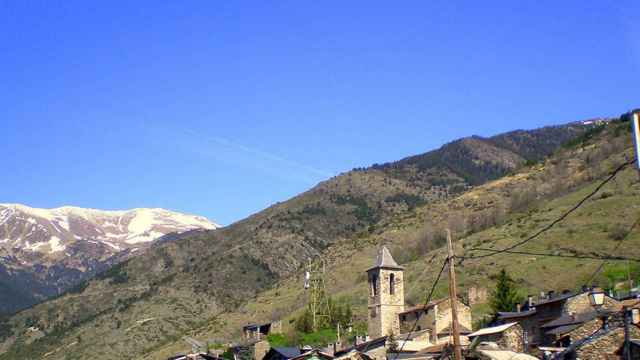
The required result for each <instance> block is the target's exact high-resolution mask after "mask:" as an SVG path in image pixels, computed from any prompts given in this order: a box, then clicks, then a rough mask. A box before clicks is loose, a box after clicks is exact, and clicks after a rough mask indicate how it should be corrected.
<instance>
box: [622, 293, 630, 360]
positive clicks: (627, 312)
mask: <svg viewBox="0 0 640 360" xmlns="http://www.w3.org/2000/svg"><path fill="white" fill-rule="evenodd" d="M622 311H624V349H623V353H622V358H623V359H624V360H631V342H630V339H629V323H630V322H631V316H632V315H631V309H629V308H628V307H626V306H625V307H623V308H622Z"/></svg>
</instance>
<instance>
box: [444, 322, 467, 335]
mask: <svg viewBox="0 0 640 360" xmlns="http://www.w3.org/2000/svg"><path fill="white" fill-rule="evenodd" d="M458 331H460V334H471V333H472V332H473V331H471V330H470V329H468V328H467V327H466V326H464V325H462V324H458ZM450 333H451V325H449V326H447V327H446V328H444V329H442V331H440V334H450Z"/></svg>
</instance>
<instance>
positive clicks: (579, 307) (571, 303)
mask: <svg viewBox="0 0 640 360" xmlns="http://www.w3.org/2000/svg"><path fill="white" fill-rule="evenodd" d="M619 307H620V302H619V301H617V300H616V299H613V298H610V297H608V296H605V297H604V304H603V305H602V309H603V310H617V309H619ZM591 311H593V306H591V301H590V300H589V293H586V292H585V293H582V294H579V295H576V296H574V297H571V298H569V299H567V301H565V303H564V305H563V307H562V313H563V314H565V315H568V314H581V313H585V312H591Z"/></svg>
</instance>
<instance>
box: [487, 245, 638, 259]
mask: <svg viewBox="0 0 640 360" xmlns="http://www.w3.org/2000/svg"><path fill="white" fill-rule="evenodd" d="M477 250H483V251H493V249H485V248H477ZM504 253H505V254H515V255H532V256H551V257H561V258H569V259H588V260H604V261H609V260H620V261H623V260H627V261H637V262H640V259H637V258H629V257H624V256H594V255H568V254H554V253H536V252H528V251H513V250H508V251H504Z"/></svg>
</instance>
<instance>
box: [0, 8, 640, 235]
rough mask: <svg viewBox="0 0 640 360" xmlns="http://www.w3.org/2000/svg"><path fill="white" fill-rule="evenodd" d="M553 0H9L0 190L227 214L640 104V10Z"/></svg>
mask: <svg viewBox="0 0 640 360" xmlns="http://www.w3.org/2000/svg"><path fill="white" fill-rule="evenodd" d="M516 3H517V4H516ZM558 3H559V2H556V1H519V2H506V1H505V2H476V1H473V2H472V1H469V2H453V1H415V2H411V1H405V2H389V1H384V2H382V1H380V2H377V1H299V0H296V1H253V2H240V1H238V2H220V1H202V2H198V1H185V2H178V1H166V2H161V1H146V2H145V1H135V2H131V1H127V2H118V1H109V2H106V1H104V2H86V1H64V2H62V1H6V0H5V1H2V0H0V54H1V55H0V154H2V172H1V173H0V202H19V203H24V204H27V205H31V206H37V207H56V206H61V205H76V206H83V207H93V208H106V209H124V208H132V207H164V208H169V209H173V210H177V211H184V212H189V213H196V214H201V215H205V216H207V217H209V218H211V219H213V220H216V221H218V222H220V223H223V224H229V223H231V222H233V221H236V220H239V219H241V218H243V217H245V216H247V215H249V214H251V213H254V212H256V211H259V210H260V209H262V208H264V207H266V206H268V205H270V204H272V203H274V202H276V201H282V200H286V199H287V198H289V197H291V196H293V195H295V194H297V193H300V192H302V191H304V190H306V189H308V188H310V187H312V186H313V185H315V184H316V183H318V182H319V181H322V180H324V179H326V178H329V177H331V176H333V175H336V174H338V173H340V172H343V171H347V170H349V169H351V168H353V167H360V166H366V165H370V164H372V163H376V162H385V161H391V160H396V159H400V158H402V157H404V156H407V155H411V154H416V153H421V152H424V151H427V150H430V149H433V148H436V147H438V146H440V145H442V144H443V143H445V142H447V141H450V140H453V139H455V138H459V137H463V136H468V135H472V134H478V135H492V134H496V133H499V132H503V131H507V130H513V129H517V128H535V127H539V126H543V125H549V124H557V123H564V122H568V121H573V120H580V119H585V118H591V117H596V116H608V115H618V114H620V113H622V112H624V111H626V110H628V109H629V108H631V107H637V106H640V97H639V96H638V94H639V92H638V84H639V83H640V82H639V80H640V23H638V20H637V14H638V13H640V11H639V10H640V5H638V4H637V2H635V4H634V2H633V1H616V2H595V1H594V2H592V1H573V2H571V1H566V2H562V4H561V5H559V4H558ZM632 14H635V15H636V17H635V19H633V18H632ZM634 20H635V26H633V23H632V22H633V21H634Z"/></svg>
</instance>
